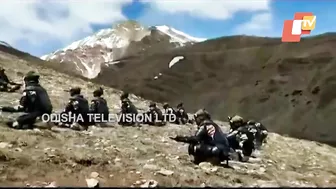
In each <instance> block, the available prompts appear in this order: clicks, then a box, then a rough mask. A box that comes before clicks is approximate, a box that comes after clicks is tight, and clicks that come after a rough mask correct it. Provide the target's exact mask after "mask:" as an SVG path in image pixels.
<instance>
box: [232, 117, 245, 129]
mask: <svg viewBox="0 0 336 189" xmlns="http://www.w3.org/2000/svg"><path fill="white" fill-rule="evenodd" d="M229 122H230V127H231V128H232V129H237V128H239V127H240V126H242V125H243V124H244V119H243V118H242V117H240V116H239V115H235V116H233V117H232V118H231V117H230V118H229Z"/></svg>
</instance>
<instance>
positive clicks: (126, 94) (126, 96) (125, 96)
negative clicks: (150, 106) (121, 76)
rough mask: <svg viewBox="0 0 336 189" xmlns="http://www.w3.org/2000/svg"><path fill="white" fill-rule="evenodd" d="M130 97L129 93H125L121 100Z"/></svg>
mask: <svg viewBox="0 0 336 189" xmlns="http://www.w3.org/2000/svg"><path fill="white" fill-rule="evenodd" d="M128 96H129V94H128V92H123V94H121V96H120V99H121V100H122V99H125V98H128Z"/></svg>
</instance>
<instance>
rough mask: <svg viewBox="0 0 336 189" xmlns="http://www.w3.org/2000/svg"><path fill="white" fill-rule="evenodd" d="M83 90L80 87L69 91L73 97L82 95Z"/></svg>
mask: <svg viewBox="0 0 336 189" xmlns="http://www.w3.org/2000/svg"><path fill="white" fill-rule="evenodd" d="M81 91H82V89H81V88H80V87H73V88H71V89H70V90H69V92H70V94H71V95H76V94H80V93H81Z"/></svg>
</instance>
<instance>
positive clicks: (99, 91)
mask: <svg viewBox="0 0 336 189" xmlns="http://www.w3.org/2000/svg"><path fill="white" fill-rule="evenodd" d="M103 94H104V89H103V88H101V87H99V89H96V90H94V91H93V96H94V97H101V96H102V95H103Z"/></svg>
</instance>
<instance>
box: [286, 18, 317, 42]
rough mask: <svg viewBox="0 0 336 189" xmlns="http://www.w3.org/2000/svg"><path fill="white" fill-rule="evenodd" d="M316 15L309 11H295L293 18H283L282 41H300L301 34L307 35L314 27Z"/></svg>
mask: <svg viewBox="0 0 336 189" xmlns="http://www.w3.org/2000/svg"><path fill="white" fill-rule="evenodd" d="M315 25H316V16H315V15H313V13H311V12H297V13H295V14H294V20H285V22H284V26H283V30H282V38H281V41H282V42H300V40H301V35H309V34H310V32H311V31H312V30H314V29H315Z"/></svg>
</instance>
